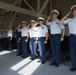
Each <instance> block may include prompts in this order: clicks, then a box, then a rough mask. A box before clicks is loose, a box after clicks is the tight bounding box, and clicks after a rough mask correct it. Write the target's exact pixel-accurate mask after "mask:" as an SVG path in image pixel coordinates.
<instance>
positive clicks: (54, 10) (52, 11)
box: [51, 10, 60, 15]
mask: <svg viewBox="0 0 76 75" xmlns="http://www.w3.org/2000/svg"><path fill="white" fill-rule="evenodd" d="M54 12H56V13H57V14H58V15H60V13H59V11H58V10H52V11H51V14H53V13H54Z"/></svg>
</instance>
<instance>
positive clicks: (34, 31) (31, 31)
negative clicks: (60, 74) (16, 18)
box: [18, 5, 76, 71]
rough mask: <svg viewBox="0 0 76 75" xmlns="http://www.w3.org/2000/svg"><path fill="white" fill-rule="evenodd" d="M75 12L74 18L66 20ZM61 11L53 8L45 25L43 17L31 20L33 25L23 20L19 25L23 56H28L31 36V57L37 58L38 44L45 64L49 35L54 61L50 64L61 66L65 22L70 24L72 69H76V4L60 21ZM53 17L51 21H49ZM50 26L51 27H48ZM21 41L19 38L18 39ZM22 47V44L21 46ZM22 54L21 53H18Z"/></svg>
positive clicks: (41, 58) (42, 61)
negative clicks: (61, 45)
mask: <svg viewBox="0 0 76 75" xmlns="http://www.w3.org/2000/svg"><path fill="white" fill-rule="evenodd" d="M71 13H72V14H73V18H71V19H67V20H65V19H66V18H67V17H68V16H69V15H70V14H71ZM59 14H60V13H59V12H58V11H57V10H52V12H51V14H50V16H49V17H48V19H47V21H46V25H44V22H45V19H44V18H42V17H39V18H38V21H37V22H36V21H34V20H31V25H28V26H27V22H26V21H22V28H21V29H20V27H21V25H19V26H18V32H19V33H20V32H21V36H20V38H19V39H20V40H21V47H22V50H21V49H20V48H19V50H21V51H20V52H22V57H23V58H26V57H27V56H28V54H27V42H28V41H29V37H30V49H31V58H32V59H33V60H34V59H35V58H36V52H37V45H38V47H39V55H40V60H41V63H42V64H44V63H45V62H46V44H47V41H48V37H49V38H50V47H51V51H52V63H50V65H55V66H56V67H59V64H60V44H61V41H63V40H64V34H65V27H64V25H63V24H68V25H69V31H70V39H69V40H70V43H69V44H70V53H71V55H70V56H71V62H72V66H73V67H72V68H71V69H70V71H75V70H76V29H75V27H76V26H75V23H76V5H74V6H72V8H71V11H70V12H69V13H68V14H67V15H66V16H65V17H64V18H63V19H62V20H60V21H59V19H58V18H57V17H58V16H59ZM50 18H51V21H50V22H49V20H50ZM30 26H31V28H29V27H30ZM48 27H49V28H48ZM48 29H50V35H49V34H48ZM18 42H19V40H18ZM19 47H20V46H19ZM18 55H21V53H18Z"/></svg>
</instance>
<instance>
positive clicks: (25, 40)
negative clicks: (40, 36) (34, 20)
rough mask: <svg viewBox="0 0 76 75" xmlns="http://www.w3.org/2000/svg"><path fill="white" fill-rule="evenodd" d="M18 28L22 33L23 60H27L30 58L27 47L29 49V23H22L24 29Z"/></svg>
mask: <svg viewBox="0 0 76 75" xmlns="http://www.w3.org/2000/svg"><path fill="white" fill-rule="evenodd" d="M20 27H21V26H19V27H18V31H19V32H20V31H21V48H22V58H26V57H27V56H28V53H27V49H28V48H27V47H28V32H27V22H26V21H22V28H21V29H20Z"/></svg>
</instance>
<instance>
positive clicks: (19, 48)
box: [16, 39, 22, 54]
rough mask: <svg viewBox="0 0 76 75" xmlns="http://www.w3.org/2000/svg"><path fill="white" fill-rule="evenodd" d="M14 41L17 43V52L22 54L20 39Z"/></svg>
mask: <svg viewBox="0 0 76 75" xmlns="http://www.w3.org/2000/svg"><path fill="white" fill-rule="evenodd" d="M16 43H17V48H18V51H17V54H22V49H21V41H18V39H16Z"/></svg>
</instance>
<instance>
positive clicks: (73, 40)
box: [69, 35, 76, 68]
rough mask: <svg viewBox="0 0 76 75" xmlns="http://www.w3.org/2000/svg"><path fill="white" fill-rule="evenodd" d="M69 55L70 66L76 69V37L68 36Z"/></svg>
mask: <svg viewBox="0 0 76 75" xmlns="http://www.w3.org/2000/svg"><path fill="white" fill-rule="evenodd" d="M69 45H70V54H71V62H72V66H73V67H74V68H76V36H73V35H70V37H69Z"/></svg>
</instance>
